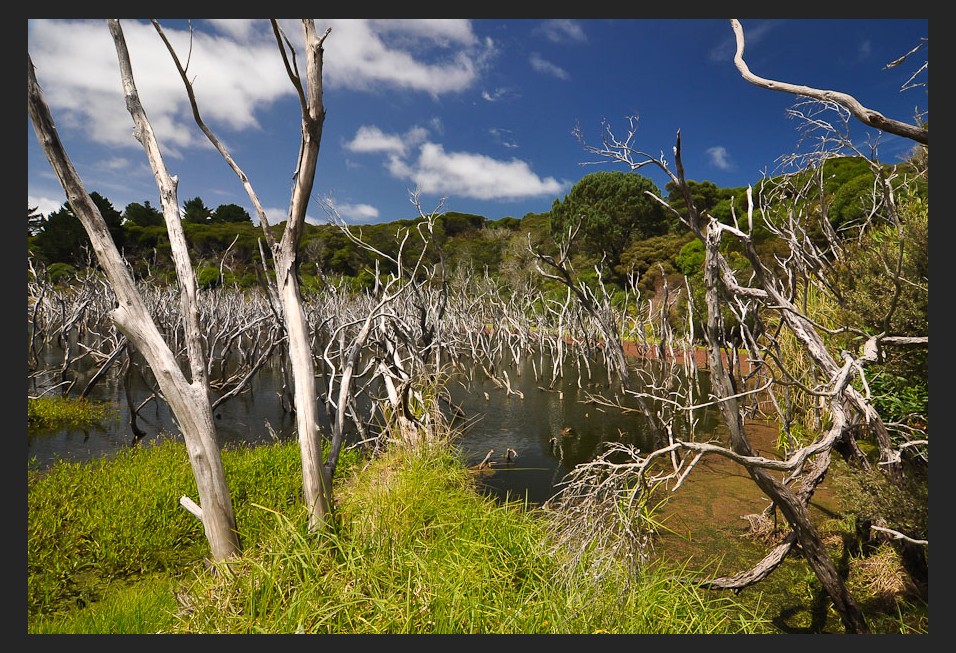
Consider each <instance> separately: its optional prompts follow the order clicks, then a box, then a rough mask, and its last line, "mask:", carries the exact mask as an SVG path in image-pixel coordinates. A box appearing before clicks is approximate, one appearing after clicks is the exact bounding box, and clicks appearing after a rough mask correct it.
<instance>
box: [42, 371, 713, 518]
mask: <svg viewBox="0 0 956 653" xmlns="http://www.w3.org/2000/svg"><path fill="white" fill-rule="evenodd" d="M543 363H544V365H546V366H548V367H547V368H546V369H547V371H546V372H545V373H540V374H538V375H537V377H538V378H536V374H535V371H536V370H538V371H540V370H541V369H542V361H540V360H538V361H533V360H531V359H524V360H523V361H522V362H521V363H520V364H519V365H512V366H511V367H510V368H509V369H506V370H501V371H499V376H502V375H503V374H502V373H507V378H508V379H509V380H510V384H511V392H507V391H506V390H505V389H503V388H502V387H499V385H498V384H496V383H495V382H494V381H492V380H491V379H489V378H488V377H487V376H486V375H485V374H484V373H483V372H476V373H475V374H474V375H470V376H471V377H472V378H466V377H465V375H463V374H458V375H457V376H454V377H452V378H450V379H448V380H447V381H446V383H445V390H446V391H447V395H448V397H449V399H450V403H451V404H452V405H454V406H455V407H456V410H455V411H454V412H455V413H456V414H458V415H459V417H458V418H456V419H455V420H454V422H453V426H455V427H456V428H457V429H458V431H459V432H460V436H459V438H458V439H457V440H456V445H457V446H458V448H459V449H460V450H461V451H462V453H463V455H464V457H465V459H466V462H467V464H469V465H475V464H478V463H480V462H481V461H482V460H484V459H485V458H486V456H489V454H490V457H489V458H488V459H489V460H490V461H491V462H492V465H491V468H490V470H489V473H486V474H482V483H483V487H484V488H485V489H486V490H487V491H488V492H490V493H492V494H494V495H496V496H497V497H499V498H502V499H503V498H505V497H508V496H510V497H511V498H513V499H522V500H523V499H526V500H528V501H529V502H532V503H536V504H540V503H543V502H544V501H546V500H547V499H548V498H550V497H551V496H552V495H553V494H554V492H555V487H556V485H557V484H558V483H559V482H560V481H561V480H562V478H563V477H564V476H565V475H566V474H567V473H568V471H570V470H571V469H572V468H573V467H574V466H575V465H578V464H580V463H582V462H586V461H589V460H592V459H593V458H594V457H595V456H596V455H598V454H599V453H601V451H602V445H603V443H605V442H609V441H618V442H627V443H631V444H634V445H636V446H638V447H640V448H641V449H642V450H644V451H647V450H649V449H650V439H649V436H648V434H647V432H646V426H645V422H644V418H643V416H642V415H640V414H639V413H637V412H632V411H624V410H620V409H616V408H613V407H608V406H603V405H599V404H597V403H595V402H594V401H592V400H591V396H592V395H600V396H605V397H608V398H614V397H613V393H614V391H613V389H609V388H608V385H607V375H606V372H605V371H603V367H601V366H599V365H597V364H595V363H591V366H590V368H588V367H586V366H585V367H581V368H579V367H578V366H577V364H575V363H571V362H568V363H565V365H564V367H563V370H562V374H561V376H559V378H557V379H556V380H555V381H554V382H553V383H552V375H551V367H550V362H548V361H543ZM648 364H657V363H648ZM81 377H82V375H81ZM319 381H320V384H319V385H320V388H321V391H323V392H324V387H323V384H322V383H321V379H319ZM85 382H86V380H85V379H82V378H81V379H80V380H79V381H78V382H77V384H76V386H75V388H82V387H83V385H84V383H85ZM35 383H37V384H38V383H39V382H35ZM281 387H282V381H281V371H280V370H279V369H278V367H277V366H271V367H270V366H268V365H267V366H265V367H263V368H262V369H261V370H260V371H259V372H258V373H257V374H256V375H255V377H254V378H253V379H252V382H251V384H250V387H249V388H248V390H247V391H246V392H243V393H242V394H240V395H238V396H236V397H233V398H231V399H229V400H227V401H225V402H224V403H222V404H221V405H220V406H218V407H217V408H216V409H215V410H214V415H215V418H216V426H217V432H218V435H219V438H220V442H221V444H222V445H223V446H226V447H228V446H229V445H237V444H261V443H268V442H270V441H272V439H273V438H274V437H275V438H278V439H280V440H282V439H287V438H293V437H295V418H294V416H293V414H292V413H291V412H289V411H288V410H287V409H286V408H285V407H284V402H283V400H282V397H281V396H280V392H279V390H280V389H281ZM635 387H636V386H635ZM39 389H40V388H39V387H31V388H30V390H29V391H30V393H31V394H33V395H36V394H39ZM150 396H151V390H150V389H149V387H148V386H147V385H146V383H145V382H144V381H143V380H142V378H140V377H138V375H136V374H133V375H132V377H131V381H130V388H129V401H127V398H126V390H125V389H124V387H123V383H122V380H121V379H120V378H118V377H117V376H116V375H112V376H109V377H107V378H104V379H103V380H101V381H100V382H98V384H97V385H96V386H94V388H93V391H92V392H91V393H90V396H89V398H90V399H91V400H95V401H100V402H107V403H109V404H111V405H112V406H113V407H115V410H114V412H113V413H112V415H111V416H110V417H109V418H107V419H104V420H102V421H101V423H99V424H97V425H96V426H93V427H89V428H84V429H62V430H58V431H54V432H42V433H31V434H28V437H27V461H28V466H29V468H30V469H44V468H46V467H49V466H50V465H52V464H53V463H54V462H55V461H57V460H60V459H62V460H67V461H70V462H83V461H88V460H92V459H94V458H98V457H101V456H109V455H111V454H113V453H115V452H117V451H119V450H121V449H123V448H126V447H130V446H136V445H137V443H143V442H148V441H149V440H151V439H154V438H157V437H163V436H164V434H165V436H166V437H168V436H169V434H174V435H175V437H179V438H181V437H182V436H181V435H178V428H177V427H176V425H175V421H174V420H173V417H172V415H171V413H170V411H169V409H168V407H167V405H166V404H165V402H163V401H161V400H158V399H155V398H154V399H152V400H151V401H149V402H148V403H147V404H146V405H145V407H143V408H142V409H141V410H140V412H139V418H138V420H137V422H136V424H137V426H138V427H139V428H140V429H141V430H142V431H143V432H145V435H144V436H143V437H141V438H137V437H136V436H135V435H134V433H133V430H132V429H131V426H130V418H129V413H130V409H129V404H130V403H132V404H133V405H134V406H137V405H140V404H141V403H142V402H143V401H145V400H147V399H148V398H149V397H150ZM621 399H622V401H623V402H624V403H625V405H629V406H630V407H631V408H634V407H635V406H636V404H635V403H634V402H633V400H631V401H630V402H628V401H627V399H628V398H627V397H622V398H621ZM445 407H446V408H448V406H447V405H446V406H445ZM446 412H449V411H446ZM319 413H320V416H321V418H322V420H323V424H322V425H321V426H322V428H323V430H324V432H325V433H328V432H329V424H328V419H327V415H326V414H325V413H324V411H323V410H322V409H321V408H320V411H319ZM702 417H703V419H702V423H699V424H698V430H699V431H700V432H704V433H706V432H708V430H712V429H713V428H714V427H715V424H716V421H715V416H714V413H712V412H710V413H706V414H702ZM353 439H354V434H353ZM347 444H348V443H347ZM509 449H511V450H512V451H513V452H514V453H513V454H512V455H511V456H510V457H509V456H508V450H509Z"/></svg>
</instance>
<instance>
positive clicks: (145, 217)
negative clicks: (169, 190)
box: [123, 200, 166, 233]
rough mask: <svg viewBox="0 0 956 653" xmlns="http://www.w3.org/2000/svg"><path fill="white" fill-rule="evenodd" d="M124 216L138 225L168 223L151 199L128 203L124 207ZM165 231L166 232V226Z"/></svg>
mask: <svg viewBox="0 0 956 653" xmlns="http://www.w3.org/2000/svg"><path fill="white" fill-rule="evenodd" d="M123 217H124V218H125V219H126V220H128V221H129V222H130V223H131V224H133V225H136V226H138V227H157V226H162V227H165V224H166V221H165V219H164V218H163V213H162V211H160V210H159V209H157V208H156V207H154V206H152V205H150V203H149V200H146V201H145V202H144V203H142V204H139V203H137V202H131V203H129V204H127V205H126V208H125V209H123ZM163 232H164V233H165V228H164V229H163Z"/></svg>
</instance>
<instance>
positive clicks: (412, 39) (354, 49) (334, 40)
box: [316, 18, 495, 96]
mask: <svg viewBox="0 0 956 653" xmlns="http://www.w3.org/2000/svg"><path fill="white" fill-rule="evenodd" d="M320 24H321V25H323V26H328V27H331V28H332V32H331V34H330V36H329V38H328V39H327V40H326V42H325V50H326V55H325V65H324V69H323V76H324V78H325V80H326V83H328V84H329V85H332V86H339V87H345V88H352V89H357V90H366V91H367V90H377V89H379V88H381V87H383V86H389V87H393V88H401V89H408V90H414V91H422V92H425V93H429V94H431V95H435V96H438V95H441V94H444V93H456V92H460V91H463V90H466V89H468V88H470V87H471V86H472V85H473V84H474V83H475V82H476V81H477V79H478V76H479V74H480V72H481V71H482V70H483V68H484V66H485V64H486V62H487V60H488V58H489V57H491V56H493V55H494V53H495V45H494V42H493V41H491V40H490V39H485V40H484V41H482V40H480V39H478V37H477V36H476V35H475V34H474V32H473V31H472V29H471V22H470V21H468V20H463V19H429V20H413V19H400V20H395V19H389V20H366V19H358V18H349V19H331V20H317V21H316V25H317V27H319V25H320ZM322 29H324V27H322V28H320V31H321V30H322ZM426 58H427V60H426Z"/></svg>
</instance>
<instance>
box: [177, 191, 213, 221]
mask: <svg viewBox="0 0 956 653" xmlns="http://www.w3.org/2000/svg"><path fill="white" fill-rule="evenodd" d="M182 215H183V222H184V223H186V224H207V223H208V222H209V218H210V217H211V216H212V209H210V208H209V207H208V206H206V204H205V202H203V201H202V198H201V197H194V198H192V199H189V200H186V201H185V202H184V203H183V212H182Z"/></svg>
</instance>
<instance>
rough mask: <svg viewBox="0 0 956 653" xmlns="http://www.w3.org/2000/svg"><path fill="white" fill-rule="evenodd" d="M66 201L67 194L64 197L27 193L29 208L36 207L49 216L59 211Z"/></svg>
mask: <svg viewBox="0 0 956 653" xmlns="http://www.w3.org/2000/svg"><path fill="white" fill-rule="evenodd" d="M65 201H66V195H64V196H63V197H47V196H37V195H27V208H31V209H32V208H36V210H37V211H38V212H39V213H42V214H43V215H44V216H49V215H50V214H51V213H56V212H57V211H59V210H60V208H62V206H63V203H64V202H65Z"/></svg>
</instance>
